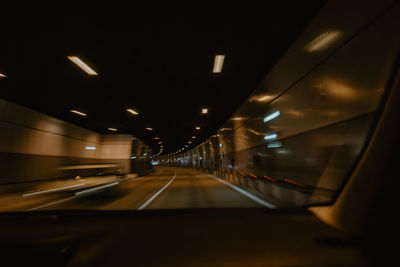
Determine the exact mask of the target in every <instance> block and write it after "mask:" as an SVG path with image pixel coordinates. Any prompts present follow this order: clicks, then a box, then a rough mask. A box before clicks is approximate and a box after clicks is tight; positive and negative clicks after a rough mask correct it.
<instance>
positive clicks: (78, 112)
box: [70, 109, 87, 116]
mask: <svg viewBox="0 0 400 267" xmlns="http://www.w3.org/2000/svg"><path fill="white" fill-rule="evenodd" d="M70 111H71V112H72V113H75V114H78V115H81V116H87V114H86V113H83V112H80V111H77V110H74V109H71V110H70Z"/></svg>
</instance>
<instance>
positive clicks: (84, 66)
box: [67, 56, 97, 75]
mask: <svg viewBox="0 0 400 267" xmlns="http://www.w3.org/2000/svg"><path fill="white" fill-rule="evenodd" d="M67 58H68V59H69V60H71V61H72V62H74V63H75V64H76V65H77V66H78V67H79V68H81V69H83V70H84V71H85V72H86V73H87V74H89V75H97V72H95V71H94V70H93V69H91V68H90V67H89V66H88V65H87V64H86V63H85V62H83V61H82V60H81V59H80V58H79V57H75V56H72V57H67Z"/></svg>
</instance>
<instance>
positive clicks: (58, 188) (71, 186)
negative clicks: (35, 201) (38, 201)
mask: <svg viewBox="0 0 400 267" xmlns="http://www.w3.org/2000/svg"><path fill="white" fill-rule="evenodd" d="M82 185H85V183H81V184H74V185H68V186H64V187H57V188H53V189H47V190H42V191H37V192H32V193H26V194H23V195H22V196H23V197H30V196H35V195H40V194H44V193H50V192H57V191H62V190H65V189H70V188H74V187H79V186H82Z"/></svg>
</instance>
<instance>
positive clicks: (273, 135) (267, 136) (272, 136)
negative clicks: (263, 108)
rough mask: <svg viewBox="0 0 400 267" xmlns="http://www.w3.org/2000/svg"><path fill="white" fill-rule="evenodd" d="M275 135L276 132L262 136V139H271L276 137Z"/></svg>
mask: <svg viewBox="0 0 400 267" xmlns="http://www.w3.org/2000/svg"><path fill="white" fill-rule="evenodd" d="M277 137H278V135H277V134H269V135H266V136H264V140H273V139H276V138H277Z"/></svg>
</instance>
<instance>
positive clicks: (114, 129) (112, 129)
mask: <svg viewBox="0 0 400 267" xmlns="http://www.w3.org/2000/svg"><path fill="white" fill-rule="evenodd" d="M107 129H108V130H109V131H112V132H116V131H118V129H116V128H107Z"/></svg>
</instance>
